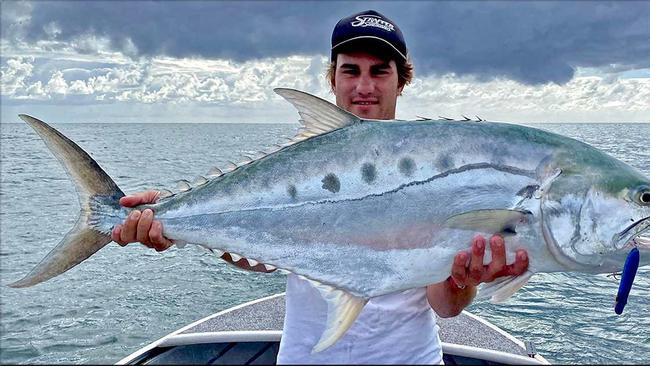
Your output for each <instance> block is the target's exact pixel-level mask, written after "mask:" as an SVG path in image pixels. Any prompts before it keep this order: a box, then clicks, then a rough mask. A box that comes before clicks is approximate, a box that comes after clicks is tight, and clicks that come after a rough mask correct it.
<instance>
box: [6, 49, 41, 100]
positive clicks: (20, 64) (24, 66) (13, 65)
mask: <svg viewBox="0 0 650 366" xmlns="http://www.w3.org/2000/svg"><path fill="white" fill-rule="evenodd" d="M33 62H34V59H33V58H32V57H16V58H11V59H8V60H7V62H6V65H2V67H0V80H1V81H2V95H6V96H9V95H13V94H15V93H16V92H17V91H20V90H21V89H23V88H25V86H26V84H25V83H26V81H27V79H28V78H29V77H30V76H32V71H33V69H34V65H32V63H33Z"/></svg>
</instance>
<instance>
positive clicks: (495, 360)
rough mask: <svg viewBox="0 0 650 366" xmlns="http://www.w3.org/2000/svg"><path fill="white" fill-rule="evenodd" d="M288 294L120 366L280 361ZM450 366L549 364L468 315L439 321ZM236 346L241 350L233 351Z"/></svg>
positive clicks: (188, 330) (184, 333)
mask: <svg viewBox="0 0 650 366" xmlns="http://www.w3.org/2000/svg"><path fill="white" fill-rule="evenodd" d="M284 311H285V303H284V294H277V295H273V296H269V297H266V298H262V299H258V300H255V301H251V302H249V303H246V304H242V305H239V306H235V307H233V308H230V309H227V310H224V311H222V312H219V313H216V314H213V315H210V316H208V317H206V318H203V319H201V320H198V321H196V322H194V323H192V324H190V325H188V326H186V327H183V328H181V329H179V330H177V331H175V332H173V333H171V334H169V335H167V336H165V337H163V338H161V339H160V340H158V341H156V342H153V343H152V344H150V345H149V346H146V347H144V348H142V349H141V350H138V351H136V352H135V353H133V354H132V355H130V356H128V357H126V358H124V359H122V360H121V361H119V362H118V364H143V363H146V364H174V363H184V364H188V363H191V364H206V363H207V364H223V362H224V360H225V358H224V355H226V354H228V357H230V359H229V362H228V363H230V362H234V363H246V364H270V363H274V362H275V357H276V355H277V352H278V346H279V341H280V338H281V336H282V327H283V322H284ZM438 324H439V326H440V339H441V341H442V347H443V359H444V361H445V364H447V365H450V364H467V363H469V364H477V363H476V360H481V361H482V362H480V363H478V364H490V365H491V364H502V363H506V364H548V362H547V361H546V360H545V359H544V358H543V357H541V356H540V355H536V354H534V349H533V347H532V345H530V344H529V345H528V350H527V348H526V346H525V345H524V343H523V342H521V341H520V340H518V339H516V338H514V337H513V336H511V335H510V334H508V333H506V332H505V331H503V330H501V329H499V328H498V327H496V326H495V325H493V324H490V323H489V322H487V321H485V320H484V319H481V318H479V317H477V316H475V315H473V314H471V313H469V312H467V311H463V313H462V314H460V315H458V316H456V317H454V318H447V319H443V318H438ZM235 348H236V350H237V351H236V352H233V350H234V349H235Z"/></svg>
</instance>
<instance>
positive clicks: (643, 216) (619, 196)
mask: <svg viewBox="0 0 650 366" xmlns="http://www.w3.org/2000/svg"><path fill="white" fill-rule="evenodd" d="M591 153H592V154H593V152H591ZM566 160H569V159H566ZM561 169H562V173H561V174H560V175H559V176H558V177H557V179H556V180H555V181H553V182H552V185H551V186H550V187H549V190H548V192H547V193H546V197H544V199H543V200H542V210H541V211H542V215H543V216H544V217H543V219H542V222H543V226H545V227H543V231H544V236H545V239H546V241H547V242H549V241H551V242H552V243H550V244H549V246H553V249H552V250H551V252H552V253H553V254H554V256H555V257H556V259H558V262H560V263H561V264H562V265H563V267H564V268H565V269H567V270H579V271H582V272H589V273H611V272H615V271H619V270H620V269H621V268H622V267H623V264H624V262H625V258H626V257H627V255H628V253H629V252H630V250H632V248H635V247H636V248H638V249H639V251H640V252H641V253H640V254H641V255H640V257H641V265H650V179H648V178H647V177H645V176H643V174H641V173H640V172H638V171H637V170H635V169H634V168H632V167H630V166H629V165H627V164H625V163H623V162H621V161H619V160H616V159H614V158H613V157H609V156H608V155H605V154H603V153H598V155H597V157H591V158H590V159H589V160H588V159H585V158H582V159H580V157H579V156H578V157H577V158H576V157H575V156H574V157H572V158H571V160H570V163H569V164H565V166H564V167H562V168H561Z"/></svg>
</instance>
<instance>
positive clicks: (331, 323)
mask: <svg viewBox="0 0 650 366" xmlns="http://www.w3.org/2000/svg"><path fill="white" fill-rule="evenodd" d="M307 281H309V282H310V283H311V284H312V286H314V287H315V288H316V289H317V290H318V291H319V292H320V294H321V296H322V297H323V299H324V300H325V301H326V302H327V324H326V325H325V330H324V331H323V334H322V335H321V337H320V339H319V340H318V343H317V344H316V345H315V346H314V348H312V353H314V352H320V351H323V350H325V349H326V348H328V347H330V346H331V345H333V344H334V343H336V341H338V340H339V338H341V337H342V336H343V334H345V332H346V331H347V330H348V329H350V327H351V326H352V324H353V323H354V321H355V320H356V319H357V317H358V316H359V313H361V310H363V307H364V306H365V305H366V303H367V302H368V300H367V299H364V298H360V297H357V296H354V295H352V294H350V293H348V292H346V291H343V290H340V289H337V288H335V287H332V286H328V285H324V284H322V283H320V282H317V281H314V280H310V279H307Z"/></svg>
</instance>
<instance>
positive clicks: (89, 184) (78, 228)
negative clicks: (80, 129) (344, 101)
mask: <svg viewBox="0 0 650 366" xmlns="http://www.w3.org/2000/svg"><path fill="white" fill-rule="evenodd" d="M19 117H20V118H21V119H22V120H23V121H25V122H27V124H29V125H30V126H31V127H32V128H33V129H34V130H35V131H36V133H38V134H39V135H40V136H41V138H42V139H43V141H44V142H45V145H47V147H48V148H49V149H50V151H52V153H53V154H54V156H56V158H57V159H58V160H59V161H60V162H61V164H62V165H63V167H64V168H65V170H66V171H67V173H68V175H69V176H70V178H72V181H73V182H74V184H75V188H76V190H77V193H78V195H79V205H80V206H81V210H80V211H81V212H80V215H79V219H78V220H77V223H76V224H75V226H74V227H73V228H72V230H70V231H69V232H68V234H67V235H66V236H65V237H64V238H63V240H61V242H60V243H59V244H58V245H57V246H56V247H55V248H54V249H52V251H50V252H49V253H48V254H47V256H45V258H44V259H43V260H42V261H41V262H40V263H39V264H38V265H37V266H36V267H34V269H32V270H31V272H29V273H28V274H27V275H26V276H25V277H24V278H22V279H21V280H18V281H16V282H14V283H11V284H9V286H10V287H28V286H33V285H35V284H37V283H40V282H43V281H47V280H49V279H50V278H52V277H55V276H58V275H60V274H61V273H63V272H65V271H67V270H69V269H70V268H72V267H74V266H76V265H77V264H79V263H81V262H83V261H84V260H85V259H86V258H88V257H90V256H91V255H93V254H94V253H95V252H97V251H98V250H99V249H101V248H103V247H104V246H105V245H106V244H108V243H110V242H111V233H110V227H109V226H107V225H106V224H105V223H104V224H103V225H102V222H101V221H102V220H100V218H101V217H105V216H107V215H109V216H114V219H115V221H116V222H117V221H119V214H118V213H119V212H120V206H119V203H118V202H119V199H120V197H122V196H124V193H122V191H121V190H120V188H119V187H118V186H117V185H116V184H115V182H113V180H112V179H111V178H110V177H109V176H108V174H106V173H105V172H104V171H103V170H102V168H100V167H99V165H98V164H97V162H95V160H93V159H92V158H91V157H90V156H89V155H88V154H87V153H86V152H85V151H83V150H82V149H81V148H80V147H79V146H78V145H77V144H75V143H74V142H72V141H71V140H70V139H68V138H67V137H65V136H64V135H63V134H61V133H60V132H59V131H57V130H55V129H54V128H52V127H50V126H49V125H48V124H46V123H45V122H42V121H39V120H38V119H36V118H34V117H30V116H28V115H25V114H21V115H19Z"/></svg>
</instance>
